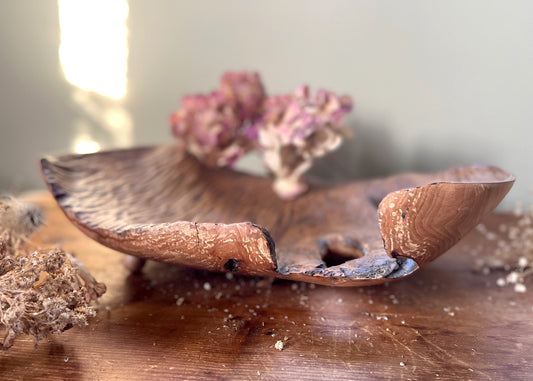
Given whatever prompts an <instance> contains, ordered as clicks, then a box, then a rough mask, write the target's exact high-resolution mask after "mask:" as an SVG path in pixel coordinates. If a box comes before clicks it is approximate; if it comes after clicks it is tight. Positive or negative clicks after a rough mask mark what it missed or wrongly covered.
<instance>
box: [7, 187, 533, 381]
mask: <svg viewBox="0 0 533 381" xmlns="http://www.w3.org/2000/svg"><path fill="white" fill-rule="evenodd" d="M33 200H34V201H37V202H38V203H40V204H41V205H43V206H44V208H45V209H46V215H47V221H48V225H47V226H46V227H45V228H44V229H43V230H42V231H41V232H40V233H39V235H38V236H37V238H36V240H37V241H39V242H40V243H42V244H43V245H47V246H51V245H55V244H59V245H61V246H62V247H63V248H64V249H65V250H67V251H69V252H71V253H73V254H75V255H76V256H77V257H78V258H79V259H81V260H82V261H83V262H84V263H85V264H86V266H87V267H88V268H89V269H90V270H91V272H92V273H93V275H94V276H95V277H96V278H97V279H98V280H99V281H102V282H104V283H106V284H107V293H106V294H105V295H104V296H103V297H102V298H101V300H100V303H99V305H98V309H99V312H98V314H97V317H96V318H94V319H93V320H92V321H91V324H90V325H89V326H88V327H86V328H85V329H80V328H74V329H71V330H69V331H67V332H64V333H63V334H61V335H54V336H53V337H52V338H51V339H50V340H48V341H43V342H40V343H39V346H38V347H37V348H34V345H33V341H32V339H31V338H24V337H21V338H19V339H18V340H17V341H16V342H15V345H14V347H13V348H11V349H10V350H8V351H5V352H3V353H1V354H0V356H1V360H0V378H1V379H3V380H8V379H9V380H11V379H17V380H19V379H28V380H37V379H47V380H56V379H80V380H147V379H158V380H159V379H192V380H196V379H254V380H261V379H266V380H278V379H279V380H308V379H309V380H316V379H322V380H330V379H352V380H364V379H394V380H397V379H436V380H443V379H456V380H465V379H512V380H519V379H520V380H525V379H532V378H533V297H532V292H533V284H532V282H531V280H529V282H528V283H527V286H528V291H527V292H526V293H515V292H514V291H513V289H512V288H511V287H498V286H497V285H496V279H497V278H498V277H501V276H503V273H493V274H490V275H481V274H479V273H475V272H473V271H472V269H473V264H474V260H475V257H474V256H473V254H472V248H477V249H480V248H481V249H482V250H481V251H480V254H478V255H483V254H484V253H485V254H486V255H489V254H490V253H491V251H492V250H494V245H495V244H496V241H487V240H486V239H485V238H484V237H483V236H482V235H481V234H480V233H479V232H476V231H475V232H473V233H471V234H470V235H469V236H468V237H467V238H465V240H463V241H462V242H461V243H460V244H459V245H458V246H456V247H455V248H453V249H452V250H450V252H448V253H447V254H445V255H444V256H443V257H441V258H439V259H438V260H437V261H436V262H434V263H432V264H430V265H428V266H427V267H425V268H423V269H422V270H420V271H419V272H417V273H416V274H415V275H414V276H412V277H411V278H409V279H407V280H403V281H399V282H396V283H390V284H388V285H384V286H377V287H368V288H332V287H324V286H313V285H310V284H304V283H292V282H286V281H278V280H276V281H272V280H271V279H261V278H246V277H238V276H235V277H233V278H228V277H226V276H225V275H224V274H213V273H207V272H203V271H195V270H191V269H187V268H182V267H171V266H167V265H162V264H159V263H149V264H148V266H147V267H146V268H145V270H144V271H143V273H142V274H139V275H130V274H129V273H128V272H127V271H126V270H125V269H124V268H123V266H122V264H121V259H122V257H123V255H122V254H120V253H117V252H115V251H113V250H110V249H107V248H105V247H103V246H101V245H99V244H98V243H96V242H94V241H92V240H90V239H88V238H86V237H85V236H84V235H83V234H82V233H80V232H79V231H78V230H77V229H76V228H74V227H73V226H72V225H71V224H70V223H69V222H68V221H67V219H66V218H65V217H64V216H63V214H62V212H61V211H60V210H59V209H58V207H57V206H56V205H55V202H54V201H53V200H52V199H51V197H50V196H48V195H47V194H45V193H40V194H37V195H34V196H33ZM514 220H515V217H513V216H510V215H507V216H502V215H496V216H492V217H491V218H490V219H489V221H488V222H487V225H488V226H492V227H494V229H496V230H497V227H498V225H499V224H500V223H502V222H505V223H512V222H513V221H514ZM278 340H279V341H281V342H282V343H283V350H278V349H276V348H275V345H276V342H278Z"/></svg>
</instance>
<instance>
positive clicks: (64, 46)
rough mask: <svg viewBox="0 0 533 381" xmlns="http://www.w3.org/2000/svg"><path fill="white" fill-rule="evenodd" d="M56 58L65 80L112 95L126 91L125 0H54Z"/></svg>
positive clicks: (126, 11)
mask: <svg viewBox="0 0 533 381" xmlns="http://www.w3.org/2000/svg"><path fill="white" fill-rule="evenodd" d="M58 7H59V24H60V28H61V45H60V47H59V58H60V60H61V66H62V67H63V71H64V73H65V76H66V78H67V80H68V81H69V82H70V83H72V84H73V85H75V86H77V87H79V88H80V89H82V90H86V91H94V92H97V93H99V94H101V95H105V96H108V97H110V98H113V99H119V98H122V97H123V96H124V95H125V94H126V85H127V58H128V44H127V27H126V20H127V17H128V2H127V0H58Z"/></svg>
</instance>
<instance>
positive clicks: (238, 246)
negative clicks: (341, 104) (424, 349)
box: [41, 145, 514, 286]
mask: <svg viewBox="0 0 533 381" xmlns="http://www.w3.org/2000/svg"><path fill="white" fill-rule="evenodd" d="M41 165H42V171H43V175H44V178H45V181H46V182H47V184H48V186H49V188H50V190H51V192H52V194H53V195H54V197H55V198H56V200H57V202H58V204H59V205H60V206H61V208H62V209H63V210H64V212H65V214H66V215H67V217H68V218H69V219H70V220H71V221H72V222H73V223H74V224H75V225H76V226H77V227H78V228H80V229H81V230H82V231H83V232H84V233H85V234H87V235H88V236H89V237H91V238H93V239H95V240H97V241H98V242H100V243H102V244H104V245H106V246H109V247H111V248H113V249H116V250H119V251H122V252H125V253H129V254H132V255H135V256H137V257H139V258H143V259H153V260H157V261H161V262H166V263H171V264H182V265H187V266H192V267H196V268H199V269H206V270H211V271H231V272H234V273H239V274H247V275H260V276H272V277H279V278H285V279H291V280H299V281H306V282H312V283H319V284H327V285H336V286H360V285H372V284H378V283H384V282H389V281H392V280H396V279H399V278H402V277H405V276H409V275H410V274H412V273H413V272H414V271H416V270H417V269H418V268H419V265H423V264H425V263H427V262H429V261H431V260H433V259H435V258H436V257H437V256H439V255H441V254H443V253H444V252H445V251H446V250H447V249H448V248H449V247H451V246H452V245H453V244H455V243H456V242H457V241H458V240H459V239H460V238H462V237H463V236H464V234H466V233H467V232H468V231H470V230H471V229H472V228H473V227H474V226H475V225H476V224H477V223H479V221H480V220H481V219H482V218H483V217H484V216H485V215H486V214H487V213H489V212H490V211H491V210H492V209H493V208H494V207H495V206H496V205H497V204H498V203H499V202H500V201H501V199H502V198H503V197H504V196H505V194H506V193H507V192H508V190H509V189H510V187H511V186H512V184H513V182H514V178H513V177H512V176H511V175H509V174H508V173H507V172H505V171H502V170H500V169H497V168H494V167H481V166H472V167H465V168H459V169H453V170H449V171H444V172H440V173H434V174H424V175H423V174H402V175H397V176H392V177H389V178H385V179H378V180H370V181H361V182H352V183H347V184H344V185H338V186H315V187H314V188H313V189H312V190H310V191H309V192H308V193H306V194H305V195H303V196H302V197H300V198H298V199H297V200H294V201H283V200H280V199H279V198H278V197H277V196H276V195H275V194H274V193H273V192H272V190H271V181H270V179H268V178H260V177H253V176H250V175H246V174H243V173H237V172H234V171H230V170H226V169H212V168H207V167H205V166H204V165H202V164H201V163H199V162H198V161H197V160H196V159H194V158H193V157H191V156H189V155H188V154H186V153H185V152H183V151H182V150H181V149H180V148H179V147H178V146H177V145H173V146H158V147H145V148H134V149H128V150H117V151H110V152H100V153H96V154H90V155H67V156H62V157H51V158H47V159H43V160H42V162H41ZM434 182H438V183H437V184H433V183H434ZM413 187H417V188H415V189H413ZM398 189H404V190H403V191H401V192H399V193H393V196H390V195H389V196H387V195H388V194H389V193H391V192H394V191H397V190H398ZM409 192H415V193H416V194H417V196H416V202H417V203H416V205H411V211H410V213H409V218H407V219H400V220H398V218H395V217H394V215H393V214H394V213H396V212H395V211H392V212H391V213H386V212H388V211H391V210H392V209H391V208H390V207H389V206H388V205H390V204H392V201H390V199H389V198H390V197H397V198H398V199H397V200H396V201H395V202H397V203H398V205H400V204H402V205H403V204H404V203H406V202H407V203H409V202H410V201H409V196H408V195H409V194H410V193H409ZM402 195H404V196H405V195H406V196H405V197H404V196H402ZM384 197H389V198H386V200H387V201H386V202H387V207H386V208H384V207H382V206H380V203H381V205H383V202H381V201H382V199H383V198H384ZM378 206H379V210H380V219H379V220H378V213H377V212H378ZM408 207H409V206H407V204H406V206H405V208H408ZM417 209H418V211H417V212H415V211H416V210H417ZM394 210H396V209H394ZM459 210H461V211H462V212H461V213H457V211H459ZM400 214H401V213H400ZM415 214H416V215H417V217H416V218H414V215H415ZM430 222H435V226H433V225H431V223H430ZM443 222H445V226H455V227H456V228H455V229H448V230H447V231H446V233H445V234H440V233H439V234H437V233H436V232H437V229H438V228H440V227H441V226H442V223H443ZM380 226H381V230H380ZM400 228H402V229H404V230H403V231H401V232H399V233H400V234H401V235H403V236H404V237H407V236H409V237H410V240H409V241H405V240H402V239H398V234H397V230H398V229H400ZM384 240H385V244H386V246H385V247H384V246H383V242H384ZM406 245H410V247H414V248H415V249H416V248H418V247H420V250H407V249H406Z"/></svg>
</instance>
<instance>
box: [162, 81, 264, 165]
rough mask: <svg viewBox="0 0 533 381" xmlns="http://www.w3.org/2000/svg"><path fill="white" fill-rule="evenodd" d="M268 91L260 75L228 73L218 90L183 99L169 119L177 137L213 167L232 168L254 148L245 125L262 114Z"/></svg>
mask: <svg viewBox="0 0 533 381" xmlns="http://www.w3.org/2000/svg"><path fill="white" fill-rule="evenodd" d="M264 98H265V92H264V89H263V85H262V83H261V78H260V77H259V75H258V74H257V73H247V72H243V73H226V74H224V75H223V76H222V79H221V82H220V89H219V91H214V92H212V93H211V94H209V95H201V94H200V95H189V96H185V97H183V99H182V101H181V107H182V108H181V109H180V110H178V111H177V112H175V113H174V114H172V115H171V117H170V124H171V127H172V133H173V134H174V136H176V137H178V138H180V139H181V140H182V141H183V142H184V144H185V146H186V148H187V150H188V151H189V152H190V153H192V154H193V155H194V156H196V157H197V158H198V159H200V160H201V161H203V162H205V163H206V164H208V165H212V166H215V165H216V166H231V165H233V163H234V162H235V161H236V160H238V159H239V158H241V157H242V156H243V155H244V154H245V153H246V152H247V151H248V150H249V149H250V147H251V145H250V143H249V141H250V140H251V136H249V135H248V134H246V126H247V125H249V124H250V123H251V121H252V120H254V118H257V116H258V115H259V114H260V112H261V108H262V104H263V101H264Z"/></svg>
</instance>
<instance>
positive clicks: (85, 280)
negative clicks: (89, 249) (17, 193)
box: [0, 198, 106, 349]
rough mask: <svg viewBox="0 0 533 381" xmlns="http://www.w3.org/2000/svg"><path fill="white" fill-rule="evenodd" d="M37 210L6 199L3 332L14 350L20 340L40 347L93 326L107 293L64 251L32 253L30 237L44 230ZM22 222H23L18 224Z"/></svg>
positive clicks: (0, 262)
mask: <svg viewBox="0 0 533 381" xmlns="http://www.w3.org/2000/svg"><path fill="white" fill-rule="evenodd" d="M37 210H39V209H37V208H36V207H34V206H31V205H29V204H23V203H19V202H18V201H16V200H14V199H12V198H1V199H0V329H2V328H3V329H4V332H5V336H4V341H3V343H2V344H0V348H3V349H8V348H10V347H11V346H12V345H13V342H14V340H15V339H16V338H17V337H18V336H20V335H32V336H33V337H34V339H35V344H37V342H38V341H39V340H42V339H44V338H45V337H47V336H48V335H49V334H51V333H56V332H63V331H65V330H67V329H69V328H71V327H74V326H79V327H81V326H85V325H87V324H88V323H87V319H88V318H89V317H92V316H94V315H95V310H94V309H93V307H91V304H92V302H93V301H95V300H96V299H97V298H98V297H100V296H101V295H102V294H103V293H104V292H105V290H106V287H105V285H104V284H103V283H98V282H97V281H96V280H95V279H94V278H93V277H92V276H91V275H90V273H89V272H88V270H87V269H86V268H85V267H84V266H83V264H82V263H81V262H79V261H78V260H77V259H76V258H74V257H73V256H72V255H70V254H68V253H66V252H65V251H63V250H61V249H59V248H53V249H37V250H29V248H28V246H29V241H28V239H27V237H28V236H29V235H31V234H33V233H34V232H35V231H36V230H37V228H38V227H39V226H40V225H41V224H42V214H40V211H39V212H37ZM17 219H18V221H17Z"/></svg>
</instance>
